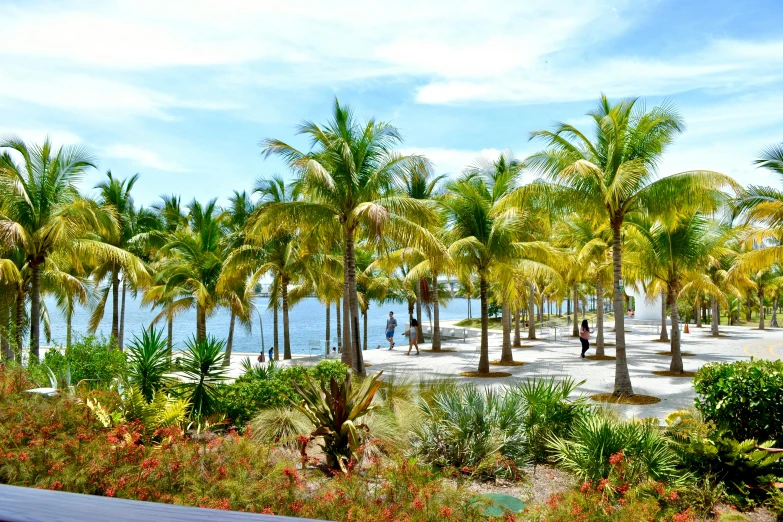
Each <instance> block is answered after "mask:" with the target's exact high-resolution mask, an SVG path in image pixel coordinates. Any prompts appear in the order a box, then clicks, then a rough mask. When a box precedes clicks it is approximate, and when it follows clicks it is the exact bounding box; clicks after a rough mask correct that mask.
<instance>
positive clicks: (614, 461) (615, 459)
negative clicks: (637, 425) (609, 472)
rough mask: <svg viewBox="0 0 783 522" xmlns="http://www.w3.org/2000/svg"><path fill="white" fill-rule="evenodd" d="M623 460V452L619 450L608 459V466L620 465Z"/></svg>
mask: <svg viewBox="0 0 783 522" xmlns="http://www.w3.org/2000/svg"><path fill="white" fill-rule="evenodd" d="M623 460H625V454H623V451H622V450H620V451H618V452H617V453H615V454H614V455H612V456H611V457H609V464H611V465H612V466H617V465H618V464H620V463H621V462H622V461H623Z"/></svg>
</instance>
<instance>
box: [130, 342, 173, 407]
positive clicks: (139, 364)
mask: <svg viewBox="0 0 783 522" xmlns="http://www.w3.org/2000/svg"><path fill="white" fill-rule="evenodd" d="M169 371H171V362H170V357H169V350H168V346H167V343H166V339H165V338H164V337H163V329H162V328H161V329H160V330H155V329H150V330H144V331H142V332H141V338H139V337H136V336H135V335H134V336H133V342H132V343H131V344H130V346H128V379H129V380H130V381H131V382H132V383H134V384H135V385H136V386H138V388H139V390H140V391H141V393H142V395H144V398H145V399H146V400H147V402H150V401H151V400H152V396H153V395H154V394H155V392H156V391H158V390H160V389H161V388H163V386H164V385H165V384H166V378H165V375H166V373H168V372H169Z"/></svg>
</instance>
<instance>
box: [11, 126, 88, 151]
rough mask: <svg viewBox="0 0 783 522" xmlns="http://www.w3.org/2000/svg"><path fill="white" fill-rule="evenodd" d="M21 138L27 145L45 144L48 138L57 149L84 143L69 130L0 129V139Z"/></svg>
mask: <svg viewBox="0 0 783 522" xmlns="http://www.w3.org/2000/svg"><path fill="white" fill-rule="evenodd" d="M12 135H13V136H19V137H20V138H22V139H23V140H24V141H25V142H27V143H43V141H44V139H46V138H47V137H48V138H49V139H50V140H51V142H52V145H54V146H55V147H62V146H63V145H77V144H79V143H81V142H82V138H81V137H80V136H77V135H76V134H74V133H73V132H70V131H67V130H51V131H46V130H43V129H35V128H10V127H0V137H3V138H5V137H7V136H12Z"/></svg>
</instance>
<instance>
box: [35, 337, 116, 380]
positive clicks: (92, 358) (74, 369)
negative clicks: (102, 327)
mask: <svg viewBox="0 0 783 522" xmlns="http://www.w3.org/2000/svg"><path fill="white" fill-rule="evenodd" d="M43 364H45V365H46V366H48V367H49V368H51V369H52V371H53V372H54V373H55V375H60V374H64V373H65V372H66V371H67V370H68V368H70V370H71V382H72V383H73V384H74V385H77V384H78V383H79V382H80V381H88V382H89V383H92V384H98V385H104V386H106V385H108V384H110V383H111V381H112V379H114V378H115V377H122V376H123V375H124V374H125V372H126V370H127V362H126V359H125V353H123V352H121V351H120V350H117V349H116V348H114V347H113V345H112V343H111V342H110V340H109V339H107V338H105V337H100V338H97V337H95V336H91V335H90V336H85V337H81V338H79V339H78V340H77V341H76V342H74V343H73V344H72V345H71V347H70V348H66V349H65V353H64V354H63V353H61V352H60V351H59V350H49V351H47V352H46V355H45V356H44V360H43Z"/></svg>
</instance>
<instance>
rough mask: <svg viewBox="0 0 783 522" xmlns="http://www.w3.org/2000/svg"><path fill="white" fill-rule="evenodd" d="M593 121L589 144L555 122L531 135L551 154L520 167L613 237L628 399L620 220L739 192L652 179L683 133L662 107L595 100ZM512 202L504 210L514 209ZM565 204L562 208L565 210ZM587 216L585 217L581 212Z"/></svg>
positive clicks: (619, 380) (679, 178) (704, 177)
mask: <svg viewBox="0 0 783 522" xmlns="http://www.w3.org/2000/svg"><path fill="white" fill-rule="evenodd" d="M588 115H589V116H590V117H591V118H592V120H593V122H594V124H595V127H594V136H593V138H592V139H591V138H590V137H588V135H586V134H584V133H582V132H581V131H579V130H578V129H576V128H575V127H574V126H572V125H569V124H566V123H561V124H558V125H557V126H556V127H555V129H554V130H552V131H546V130H541V131H536V132H533V133H532V137H533V138H536V139H539V140H542V141H543V142H544V143H545V144H546V145H547V146H548V147H549V148H548V149H546V150H544V151H542V152H539V153H536V154H533V155H532V156H531V157H529V158H528V159H527V160H526V163H527V164H528V165H529V166H531V167H533V168H535V169H538V170H539V171H540V172H542V173H543V174H545V175H546V176H548V177H549V178H550V179H552V180H554V181H555V182H556V183H558V185H557V186H556V187H552V186H546V185H542V186H539V187H534V189H535V190H539V191H542V190H543V191H549V193H550V194H551V195H554V194H557V193H559V195H558V196H557V197H556V198H554V201H557V202H558V203H561V204H563V206H566V207H570V208H579V209H581V210H582V211H583V212H595V213H600V214H601V215H603V218H604V220H605V222H607V223H608V224H609V226H610V227H611V230H612V262H613V264H614V266H613V270H614V321H615V331H616V337H615V341H616V362H615V384H614V393H615V395H633V386H632V385H631V378H630V375H629V373H628V362H627V357H626V351H625V349H626V344H625V326H624V312H625V299H624V297H623V292H622V290H621V281H622V277H623V274H622V266H623V265H622V263H623V242H622V229H623V223H624V221H625V217H626V216H627V215H628V214H630V213H633V212H636V211H640V210H641V211H646V212H648V213H650V214H651V215H655V216H660V215H663V214H664V213H666V212H672V211H673V210H675V209H676V210H684V209H685V208H687V207H694V206H695V207H697V208H703V209H705V207H706V205H705V204H704V203H705V201H704V200H705V199H707V200H708V201H709V200H711V199H714V192H715V191H716V190H719V189H721V188H723V187H725V186H733V187H738V186H737V185H736V183H735V182H734V181H733V180H732V179H731V178H729V177H728V176H725V175H722V174H718V173H715V172H708V171H693V172H685V173H681V174H676V175H672V176H667V177H664V178H661V179H659V180H654V178H655V175H656V170H657V166H658V164H659V163H660V160H661V157H662V155H663V153H664V152H665V150H666V148H667V147H668V146H669V145H670V144H671V143H672V142H673V141H674V138H675V136H676V135H677V134H679V133H680V132H682V130H683V129H684V123H683V121H682V119H681V118H680V116H679V115H678V114H677V111H676V110H675V108H674V107H673V106H672V105H671V104H669V103H665V104H663V105H660V106H657V107H654V108H652V109H650V110H648V109H647V108H646V107H645V106H644V105H643V104H641V103H639V102H638V100H637V99H628V100H621V101H619V102H617V103H611V102H610V101H609V100H608V99H607V97H606V96H603V95H602V96H601V99H600V101H599V104H598V107H597V109H596V110H595V111H592V112H590V113H588ZM519 197H521V194H520V196H516V195H512V197H510V198H509V203H511V204H513V203H518V200H517V198H519ZM565 202H568V204H565ZM587 209H590V210H587Z"/></svg>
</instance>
